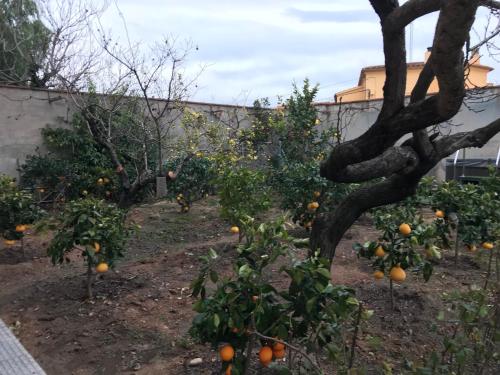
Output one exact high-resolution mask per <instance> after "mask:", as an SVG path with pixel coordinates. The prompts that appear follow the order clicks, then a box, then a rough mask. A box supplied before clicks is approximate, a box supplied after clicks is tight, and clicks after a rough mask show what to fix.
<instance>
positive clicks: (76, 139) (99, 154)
mask: <svg viewBox="0 0 500 375" xmlns="http://www.w3.org/2000/svg"><path fill="white" fill-rule="evenodd" d="M71 125H72V128H71V129H58V128H56V129H51V128H46V129H43V130H42V138H43V142H44V146H45V147H46V148H47V150H48V151H49V152H48V153H47V154H44V155H42V154H38V155H30V156H28V158H27V159H26V162H25V163H24V164H23V165H22V166H21V176H22V184H23V186H25V187H27V188H31V189H35V190H37V191H38V192H40V198H49V199H54V198H58V199H60V200H61V201H64V200H66V199H67V200H72V199H77V198H79V197H82V196H85V195H87V194H92V195H94V196H98V197H101V198H106V199H115V200H116V199H117V197H118V194H117V193H118V190H119V189H118V186H119V182H118V179H117V176H116V173H115V171H114V168H113V164H112V162H111V160H110V159H109V157H108V156H107V155H106V154H105V153H104V151H103V149H102V147H101V146H99V144H97V143H96V142H95V141H94V140H93V139H92V138H91V137H90V136H89V135H88V134H87V130H86V128H84V126H83V124H82V123H81V119H80V117H79V116H78V115H75V116H74V117H73V120H72V123H71ZM85 192H86V194H85Z"/></svg>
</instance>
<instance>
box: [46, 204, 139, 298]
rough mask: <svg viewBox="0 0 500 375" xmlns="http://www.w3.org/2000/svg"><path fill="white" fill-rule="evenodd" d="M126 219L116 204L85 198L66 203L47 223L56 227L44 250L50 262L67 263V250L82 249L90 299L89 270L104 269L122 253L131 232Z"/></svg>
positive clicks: (90, 277)
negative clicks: (57, 214)
mask: <svg viewBox="0 0 500 375" xmlns="http://www.w3.org/2000/svg"><path fill="white" fill-rule="evenodd" d="M125 218H126V213H125V211H123V210H121V209H119V208H117V207H116V205H114V204H109V203H106V202H105V201H102V200H98V199H95V198H87V199H80V200H75V201H72V202H70V203H69V204H67V205H66V207H65V209H64V211H63V212H62V213H61V214H60V216H59V217H58V218H57V219H56V220H55V222H53V223H50V224H49V228H51V229H54V230H56V233H55V235H54V238H53V239H52V241H51V242H50V245H49V247H48V249H47V252H48V255H49V256H50V258H51V259H52V263H53V264H58V263H63V262H64V261H65V260H66V261H67V262H69V261H70V259H69V258H68V257H67V254H68V253H70V252H72V251H74V250H77V251H81V255H82V258H83V259H84V261H85V262H86V264H87V292H88V297H89V298H92V269H93V268H94V267H95V268H96V271H97V272H99V273H102V272H106V271H107V270H108V267H113V266H114V265H115V262H116V261H117V259H118V258H120V257H122V256H123V252H124V250H125V245H126V242H127V239H128V237H129V235H130V231H131V228H130V227H129V226H128V225H127V224H126V223H125Z"/></svg>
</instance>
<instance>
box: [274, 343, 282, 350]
mask: <svg viewBox="0 0 500 375" xmlns="http://www.w3.org/2000/svg"><path fill="white" fill-rule="evenodd" d="M280 350H285V344H283V343H281V342H275V343H274V345H273V351H280Z"/></svg>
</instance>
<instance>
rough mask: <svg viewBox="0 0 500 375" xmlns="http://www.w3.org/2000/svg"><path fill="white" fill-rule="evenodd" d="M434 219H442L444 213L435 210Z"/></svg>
mask: <svg viewBox="0 0 500 375" xmlns="http://www.w3.org/2000/svg"><path fill="white" fill-rule="evenodd" d="M436 217H438V218H440V219H443V218H444V211H441V210H437V211H436Z"/></svg>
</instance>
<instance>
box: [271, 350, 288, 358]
mask: <svg viewBox="0 0 500 375" xmlns="http://www.w3.org/2000/svg"><path fill="white" fill-rule="evenodd" d="M285 354H286V352H285V349H283V350H273V355H274V358H276V359H281V358H283V357H284V356H285Z"/></svg>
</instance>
